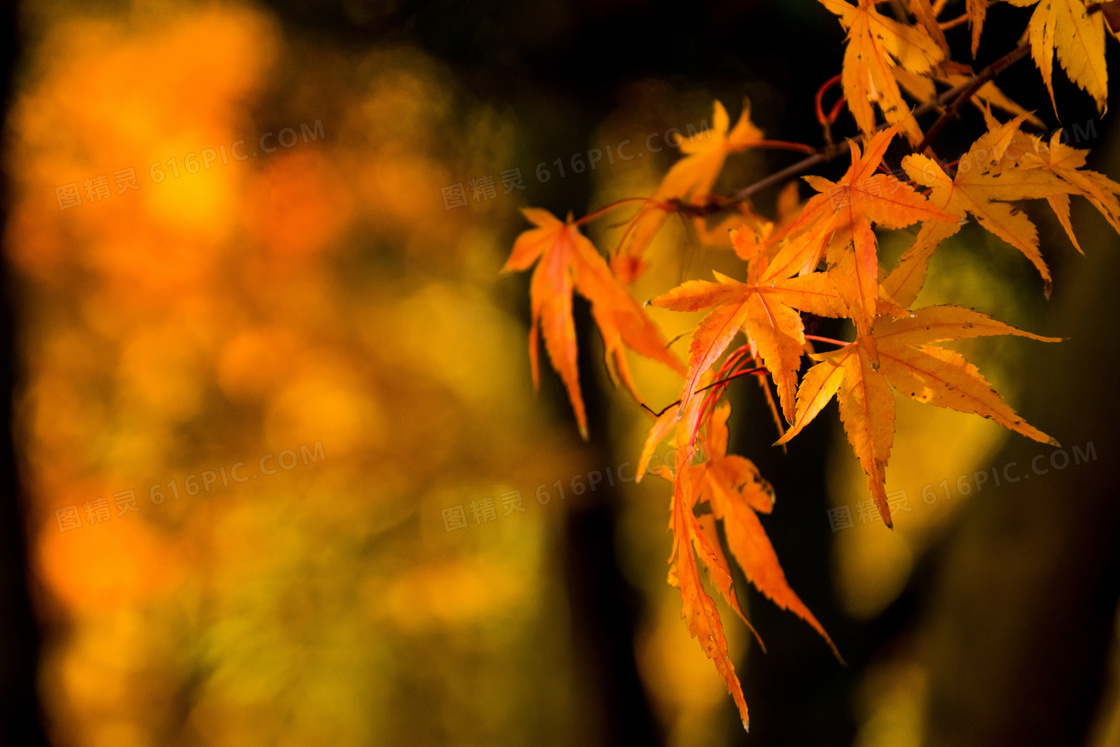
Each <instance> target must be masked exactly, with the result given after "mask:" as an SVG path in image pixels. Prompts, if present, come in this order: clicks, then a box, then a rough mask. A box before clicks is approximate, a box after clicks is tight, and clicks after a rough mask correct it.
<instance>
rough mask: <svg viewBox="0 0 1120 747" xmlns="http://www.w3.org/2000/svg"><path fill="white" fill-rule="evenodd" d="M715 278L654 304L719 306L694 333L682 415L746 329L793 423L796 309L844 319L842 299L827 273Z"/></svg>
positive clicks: (798, 338) (799, 329)
mask: <svg viewBox="0 0 1120 747" xmlns="http://www.w3.org/2000/svg"><path fill="white" fill-rule="evenodd" d="M715 275H716V278H717V280H718V281H719V282H716V283H712V282H710V281H705V280H690V281H688V282H686V283H684V284H682V285H680V286H678V287H676V288H674V289H673V290H671V291H669V292H668V293H665V294H664V295H661V296H658V297H657V298H654V299H653V300H651V301H650V303H651V304H653V305H654V306H659V307H661V308H666V309H672V310H673V311H699V310H701V309H707V308H711V307H713V306H714V307H715V308H714V309H713V310H712V311H711V312H710V313H709V314H708V315H707V316H705V317H704V318H703V319H702V320H701V321H700V323H699V324H698V325H697V327H696V329H695V330H694V331H693V334H692V341H691V343H690V344H689V360H688V372H687V373H686V375H685V383H684V389H683V390H682V392H681V404H680V410H679V412H680V413H684V412H685V411H686V410H687V409H688V406H689V403H690V401H691V399H692V397H693V395H694V393H695V391H696V388H697V386H698V384H699V383H700V379H701V377H702V376H703V375H704V374H705V373H707V372H708V370H709V369H710V368H711V367H712V365H713V364H714V363H715V362H716V361H717V360H718V359H719V357H720V356H721V355H722V354H723V352H724V351H725V350H726V349H727V347H728V346H729V345H730V344H731V340H732V339H734V337H735V335H736V334H737V333H738V332H739V331H740V330H742V331H744V332H745V333H746V334H747V337H748V339H749V340H750V341H751V345H752V349H753V350H755V351H756V352H757V354H758V357H760V358H761V359H762V361H763V364H764V365H765V366H766V368H767V370H768V371H770V374H771V376H772V377H773V378H774V385H775V386H776V387H777V388H778V398H779V400H780V401H781V403H782V409H783V411H784V412H785V413H786V418H787V420H788V419H791V418H792V417H793V412H794V393H795V391H796V387H797V371H798V370H799V369H800V367H801V354H802V350H803V349H804V347H805V328H804V325H803V324H802V321H801V315H800V314H799V313H798V311H797V310H798V309H800V310H803V311H807V312H809V313H812V314H817V315H818V316H832V317H838V316H843V315H844V314H845V312H846V307H845V305H844V302H843V300H842V299H841V298H840V296H839V294H838V293H837V291H836V290H835V288H834V287H833V285H832V281H831V279H830V278H829V277H828V276H827V275H825V274H824V273H812V274H809V275H804V276H801V277H796V278H783V279H768V280H767V281H766V282H764V283H758V284H755V283H740V282H739V281H737V280H733V279H732V278H729V277H727V276H725V275H721V274H719V273H715ZM689 425H690V426H691V429H690V430H694V429H695V422H692V423H690V424H689Z"/></svg>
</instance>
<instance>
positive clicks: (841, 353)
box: [779, 306, 1058, 526]
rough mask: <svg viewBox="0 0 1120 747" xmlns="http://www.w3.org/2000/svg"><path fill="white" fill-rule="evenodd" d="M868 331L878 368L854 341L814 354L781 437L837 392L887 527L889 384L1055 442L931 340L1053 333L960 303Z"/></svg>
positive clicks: (882, 322)
mask: <svg viewBox="0 0 1120 747" xmlns="http://www.w3.org/2000/svg"><path fill="white" fill-rule="evenodd" d="M872 334H873V335H874V337H875V344H876V347H877V349H878V351H879V359H880V365H879V367H878V369H875V368H874V367H872V366H871V365H870V358H869V356H868V355H867V351H866V348H865V346H864V345H862V344H860V343H851V344H848V345H846V346H845V347H843V348H840V349H839V350H834V351H832V352H829V353H825V354H823V355H819V356H815V357H816V358H817V359H818V360H820V363H818V364H817V365H815V366H813V367H812V368H810V369H809V370H808V371H807V372H806V373H805V376H804V377H803V378H802V381H801V386H800V387H799V388H798V392H797V415H796V417H795V419H794V422H793V424H792V426H791V427H790V429H789V431H788V432H787V433H786V435H785V436H783V437H782V438H781V439H780V440H779V443H785V442H787V441H789V440H790V439H791V438H793V437H794V436H796V435H797V434H798V433H800V432H801V430H802V429H803V428H804V427H805V426H806V425H807V424H808V423H809V422H811V421H812V420H813V418H815V417H816V416H817V414H818V413H819V412H820V411H821V409H823V408H824V406H825V405H826V404H828V402H829V400H831V399H832V397H833V396H837V398H838V400H839V403H840V419H841V421H842V422H843V424H844V431H845V433H846V434H847V436H848V441H849V442H850V443H851V445H852V449H853V451H854V452H855V454H856V456H857V457H858V458H859V461H860V465H861V466H862V467H863V470H864V472H865V473H866V474H867V477H868V486H869V487H870V490H871V495H872V497H873V498H874V499H875V503H876V505H877V506H878V508H879V513H880V515H881V516H882V517H883V521H884V522H885V523H886V524H887V526H891V517H890V508H889V506H888V504H887V497H886V487H885V480H886V475H885V470H886V466H887V461H888V460H889V458H890V450H891V443H892V441H893V436H894V400H893V398H892V396H891V393H890V387H893V388H894V389H896V390H897V391H899V392H900V393H902V394H904V395H906V396H908V397H911V398H913V399H915V400H917V401H919V402H925V403H928V404H931V405H936V406H938V407H946V408H949V409H952V410H957V411H959V412H966V413H974V414H977V415H981V416H983V417H986V418H990V419H992V420H994V421H995V422H997V423H999V424H1000V425H1002V426H1004V427H1006V428H1009V429H1010V430H1013V431H1015V432H1017V433H1020V434H1022V435H1024V436H1026V437H1028V438H1032V439H1034V440H1035V441H1040V442H1042V443H1050V444H1057V442H1056V441H1054V440H1053V439H1052V438H1050V436H1048V435H1046V434H1045V433H1043V432H1042V431H1040V430H1038V429H1037V428H1035V427H1034V426H1031V425H1029V424H1028V423H1026V422H1025V421H1024V420H1023V419H1022V418H1020V417H1019V416H1018V415H1017V414H1016V413H1015V411H1014V410H1012V409H1011V407H1009V406H1008V405H1007V404H1006V403H1005V402H1004V401H1003V400H1002V399H1001V398H1000V396H999V395H998V394H997V393H996V392H995V390H994V389H992V387H991V385H990V384H989V383H988V382H987V381H986V380H985V379H984V378H983V376H981V375H980V372H979V371H977V370H976V367H975V366H973V365H972V364H970V363H969V362H968V361H966V360H965V359H964V357H962V356H961V355H960V354H958V353H956V352H954V351H952V350H946V349H944V348H941V347H937V346H934V345H932V344H930V343H935V342H943V341H946V340H962V339H966V338H970V337H980V336H986V335H1018V336H1020V337H1029V338H1031V339H1033V340H1040V341H1043V342H1058V339H1057V338H1052V337H1042V336H1040V335H1035V334H1032V333H1030V332H1024V331H1022V330H1019V329H1016V328H1014V327H1011V326H1009V325H1007V324H1004V323H1002V322H999V321H996V320H995V319H992V318H991V317H989V316H987V315H986V314H981V313H980V312H978V311H973V310H972V309H967V308H964V307H961V306H927V307H925V308H922V309H918V310H917V311H915V312H914V313H913V315H912V316H907V317H903V318H898V319H895V318H890V317H880V318H879V319H878V320H876V323H875V326H874V328H873V330H872ZM888 385H889V387H888Z"/></svg>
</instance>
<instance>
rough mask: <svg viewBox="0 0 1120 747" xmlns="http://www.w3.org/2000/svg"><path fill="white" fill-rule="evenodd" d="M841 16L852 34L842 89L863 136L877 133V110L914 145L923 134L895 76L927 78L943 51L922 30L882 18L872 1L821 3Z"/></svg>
mask: <svg viewBox="0 0 1120 747" xmlns="http://www.w3.org/2000/svg"><path fill="white" fill-rule="evenodd" d="M821 3H822V4H823V5H824V6H825V7H826V8H828V9H829V10H830V11H832V12H833V13H835V14H836V15H837V16H839V17H840V23H841V24H842V25H843V26H844V28H846V29H847V30H848V46H847V49H846V51H845V52H844V68H843V77H842V80H841V82H842V85H843V88H844V96H845V98H846V99H847V101H848V108H849V109H850V110H851V112H852V116H854V117H855V120H856V124H857V125H859V129H860V131H861V132H862V133H863V134H864V136H870V135H871V133H873V132H874V131H875V111H874V109H873V108H872V104H873V103H874V104H876V105H878V107H879V109H880V111H882V112H883V117H884V118H885V119H886V120H887V123H888V124H891V125H900V126H901V128H902V131H903V132H905V133H906V137H907V138H909V140H910V142H911V143H912V144H917V143H918V142H919V141H921V139H922V131H921V129H920V128H919V127H918V122H917V120H915V119H914V117H913V115H911V113H910V108H909V107H908V106H907V105H906V102H905V101H904V100H903V98H902V92H901V91H900V90H899V87H898V81H897V79H896V78H897V76H896V72H895V71H896V70H897V68H899V67H901V68H902V69H903V70H906V71H908V72H911V73H916V74H918V75H923V74H927V73H929V72H930V71H931V70H932V69H933V67H934V66H935V65H936V64H938V63H939V62H940V61H941V60H942V59H943V58H944V50H943V49H942V48H941V47H940V46H939V45H938V43H937V42H936V41H935V40H934V39H933V38H931V37H930V36H929V34H928V33H927V32H926V31H925V30H924V29H921V28H916V27H913V26H906V25H903V24H901V23H899V22H898V21H895V20H893V19H891V18H888V17H887V16H885V15H883V14H881V13H879V12H878V10H876V8H875V3H874V2H872V0H859V4H858V5H850V4H848V3H847V2H844V0H821Z"/></svg>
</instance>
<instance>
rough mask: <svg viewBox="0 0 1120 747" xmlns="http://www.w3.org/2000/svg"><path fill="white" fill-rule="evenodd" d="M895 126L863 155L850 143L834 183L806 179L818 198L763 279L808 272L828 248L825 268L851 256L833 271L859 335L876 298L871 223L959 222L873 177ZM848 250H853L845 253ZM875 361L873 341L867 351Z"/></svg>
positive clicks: (904, 188) (864, 333)
mask: <svg viewBox="0 0 1120 747" xmlns="http://www.w3.org/2000/svg"><path fill="white" fill-rule="evenodd" d="M897 131H898V126H897V125H896V126H894V127H890V128H888V129H886V130H883V131H882V132H879V133H877V134H876V135H875V136H874V137H873V138H871V140H870V142H868V144H867V151H866V152H864V153H861V152H860V147H859V146H858V145H857V144H856V143H855V142H853V141H848V145H849V147H850V149H851V153H852V165H851V166H850V167H849V168H848V170H847V171H846V172H845V173H844V175H843V176H842V177H841V178H840V180H839V181H838V182H831V181H829V180H828V179H825V178H823V177H820V176H807V177H805V181H807V182H808V183H809V184H810V185H811V186H812V187H813V188H814V189H816V190H817V191H818V192H819V193H820V194H817V195H814V196H813V197H812V198H811V199H810V200H809V201H808V202H807V203H806V204H805V209H804V210H803V212H802V217H801V218H799V219H798V220H797V221H796V222H795V224H794V225H793V226H792V227H791V228H790V234H791V235H793V238H792V239H791V240H790V241H789V242H788V243H787V244H786V246H784V247H783V248H782V249H781V250H780V251H779V252H778V254H777V256H775V257H774V259H773V261H772V262H771V263H770V266H769V267H768V268H767V269H766V272H765V274H764V275H763V279H764V280H769V279H772V278H777V277H786V276H788V275H789V274H792V273H794V272H799V273H806V272H808V271H810V270H812V269H813V268H815V267H816V265H817V263H818V262H819V260H820V258H821V255H822V252H824V250H825V249H826V248H828V247H832V249H831V251H830V255H829V264H830V265H832V266H835V265H837V264H839V263H840V262H841V260H842V259H843V256H844V255H846V254H850V255H851V259H852V263H851V269H852V271H851V272H836V271H832V272H830V273H829V274H830V275H831V276H832V279H833V282H834V283H835V284H836V289H837V290H838V291H839V293H840V295H841V297H842V298H844V300H845V302H846V303H847V305H848V310H849V316H850V317H851V318H852V321H853V322H855V325H856V331H857V333H858V334H859V335H860V337H864V338H867V337H869V336H870V329H871V324H872V321H873V320H874V319H875V316H876V314H877V311H878V309H877V300H878V297H879V255H878V246H877V243H876V240H875V232H874V230H873V228H872V224H876V225H880V226H883V227H884V228H905V227H906V226H909V225H912V224H914V223H917V222H919V221H947V222H951V223H957V222H959V220H960V219H959V218H958V217H957V216H955V215H953V214H952V213H949V212H947V211H945V210H942V209H941V208H938V207H935V206H934V205H931V204H930V203H929V202H928V201H927V200H926V198H924V197H923V196H922V195H920V194H918V193H917V192H915V191H914V190H913V189H912V188H911V187H910V186H909V185H907V184H904V183H903V182H901V181H899V180H898V179H896V178H895V177H894V176H891V175H889V174H881V173H875V170H876V169H877V168H878V167H879V164H880V163H881V162H882V160H883V155H884V154H885V153H886V151H887V146H889V145H890V142H891V139H892V138H893V137H894V135H895V133H896V132H897ZM849 247H851V251H849ZM868 353H869V354H870V355H871V359H872V362H873V363H874V362H875V361H876V354H875V348H874V342H873V341H872V344H871V345H870V347H869V348H868Z"/></svg>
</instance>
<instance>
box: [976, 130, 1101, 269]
mask: <svg viewBox="0 0 1120 747" xmlns="http://www.w3.org/2000/svg"><path fill="white" fill-rule="evenodd" d="M984 117H985V120H986V122H987V124H988V132H987V133H985V134H984V135H983V136H981V138H980V139H979V140H977V141H976V144H975V146H974V148H975V149H977V150H980V151H984V150H986V151H988V152H989V153H990V154H991V155H992V159H993V160H989V162H988V163H987V165H986V166H985V167H984V168H986V169H987V170H988V171H990V172H991V173H994V174H1003V173H1005V172H1007V171H1009V170H1014V171H1026V170H1031V171H1035V172H1042V173H1043V174H1048V175H1049V176H1051V177H1053V178H1056V179H1058V180H1060V182H1062V183H1064V184H1065V185H1067V190H1066V191H1068V193H1069V194H1077V195H1081V196H1082V197H1084V198H1086V199H1087V200H1089V202H1090V203H1091V204H1092V205H1093V207H1095V208H1096V209H1097V210H1098V211H1099V212H1100V214H1101V215H1102V216H1104V218H1105V220H1107V221H1108V222H1109V224H1110V225H1111V226H1112V228H1113V230H1115V231H1117V232H1118V233H1120V201H1118V200H1117V199H1116V195H1117V194H1120V184H1117V183H1116V182H1114V181H1113V180H1111V179H1109V178H1108V177H1106V176H1105V175H1104V174H1100V173H1098V172H1096V171H1092V170H1090V169H1086V168H1085V162H1086V158H1087V156H1088V155H1089V151H1087V150H1080V149H1078V148H1074V147H1072V146H1070V145H1067V144H1066V143H1063V142H1062V137H1063V133H1062V130H1057V131H1055V132H1054V133H1053V134H1052V135H1051V138H1050V144H1049V146H1047V145H1046V144H1045V143H1044V142H1043V141H1042V139H1041V138H1039V137H1037V136H1028V135H1025V134H1023V132H1022V130H1021V129H1019V125H1020V124H1021V122H1022V118H1021V117H1016V118H1015V119H1013V120H1011V121H1009V122H1007V123H1006V124H1000V123H999V122H998V121H997V120H996V119H995V117H993V116H992V114H991V112H990V111H985V112H984ZM1046 200H1047V202H1049V204H1050V207H1051V209H1053V211H1054V214H1055V215H1056V216H1057V218H1058V222H1059V223H1061V225H1062V228H1063V229H1065V232H1066V234H1067V235H1068V236H1069V238H1070V241H1071V242H1072V243H1073V245H1074V247H1076V248H1077V250H1078V251H1081V246H1080V244H1079V243H1078V241H1077V237H1076V236H1075V235H1074V233H1073V225H1072V224H1071V222H1070V219H1069V196H1068V195H1067V194H1054V195H1049V196H1047V197H1046Z"/></svg>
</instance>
